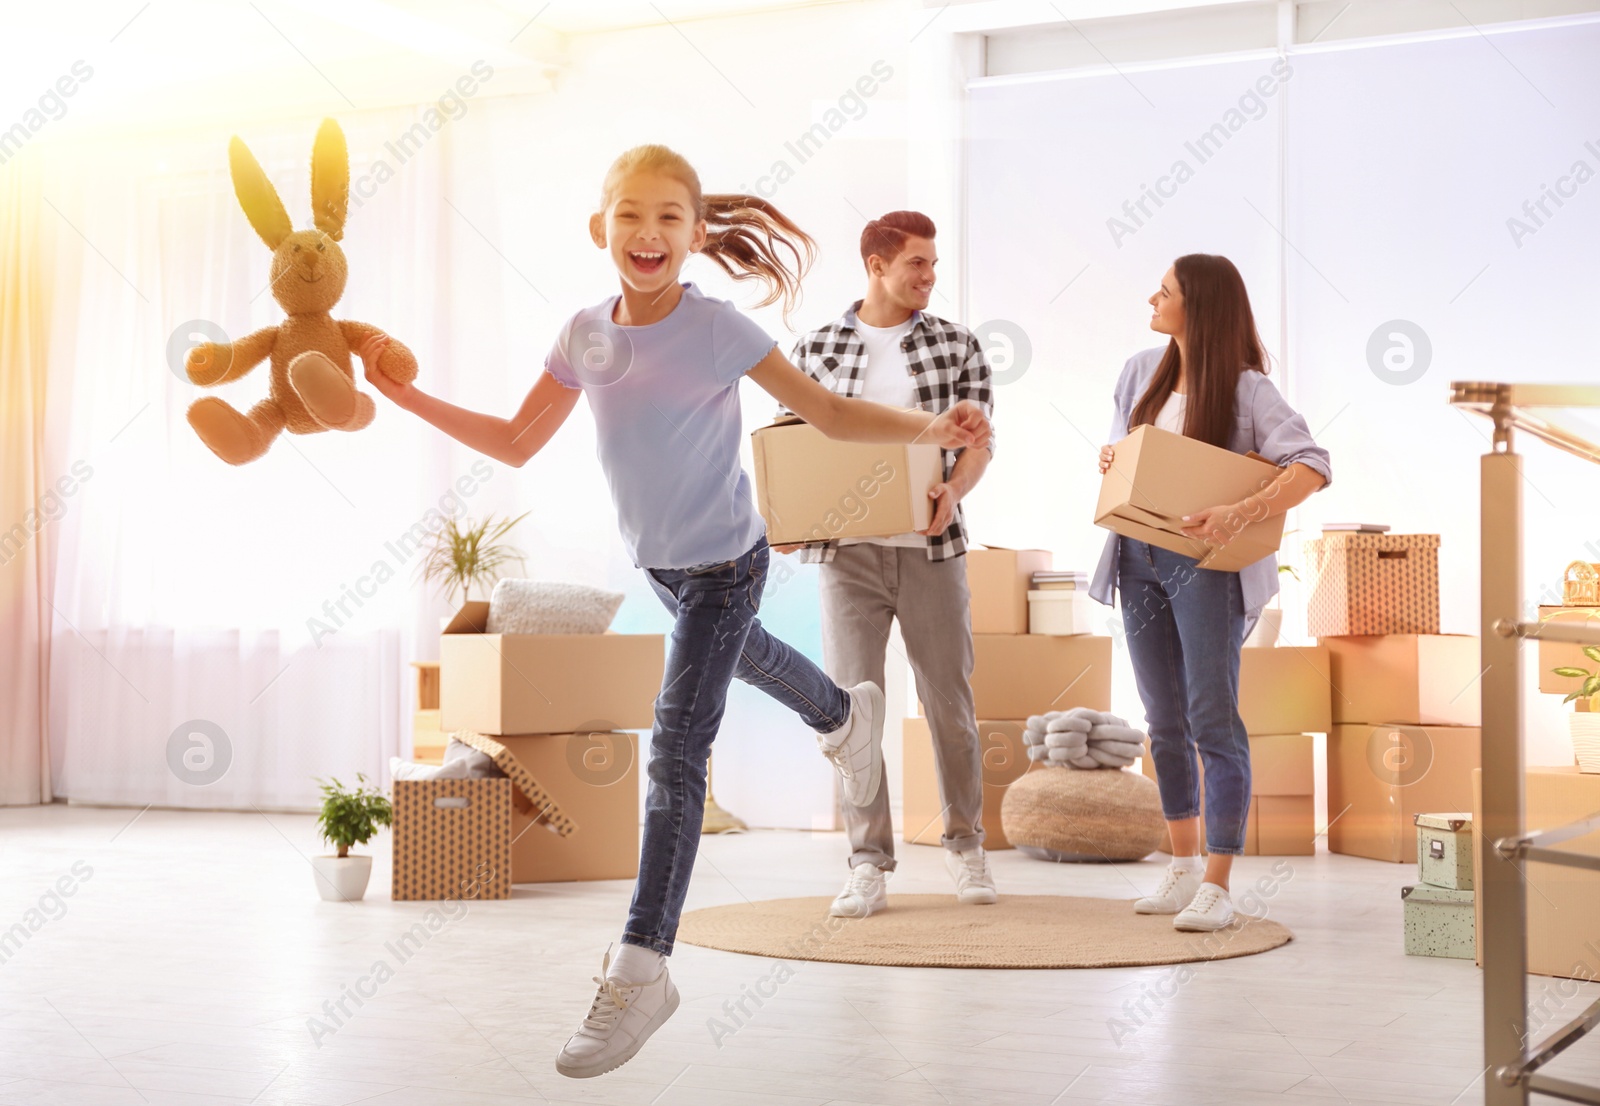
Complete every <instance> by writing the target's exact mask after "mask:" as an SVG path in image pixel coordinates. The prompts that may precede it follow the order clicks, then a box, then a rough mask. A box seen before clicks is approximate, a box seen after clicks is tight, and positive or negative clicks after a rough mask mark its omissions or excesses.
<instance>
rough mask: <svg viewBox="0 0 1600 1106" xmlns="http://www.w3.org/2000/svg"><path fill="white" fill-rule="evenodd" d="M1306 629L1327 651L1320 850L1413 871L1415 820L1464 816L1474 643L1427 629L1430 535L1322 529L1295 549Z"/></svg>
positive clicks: (1471, 764) (1474, 697) (1435, 558)
mask: <svg viewBox="0 0 1600 1106" xmlns="http://www.w3.org/2000/svg"><path fill="white" fill-rule="evenodd" d="M1305 552H1306V561H1307V565H1308V568H1309V570H1310V573H1311V595H1310V598H1309V601H1308V609H1307V623H1308V629H1309V631H1310V633H1311V634H1312V635H1313V636H1314V637H1316V638H1317V639H1318V640H1319V641H1320V642H1321V643H1322V644H1323V645H1325V646H1327V648H1328V656H1329V660H1330V664H1331V670H1332V677H1333V690H1332V695H1333V729H1332V731H1331V732H1330V733H1329V734H1328V822H1329V825H1328V848H1329V849H1330V850H1332V851H1333V852H1336V853H1344V854H1347V855H1350V856H1365V857H1370V858H1372V859H1374V860H1389V861H1394V862H1396V863H1406V864H1414V863H1416V860H1417V836H1416V833H1415V825H1414V819H1415V818H1416V816H1417V815H1418V814H1425V813H1429V812H1433V811H1440V810H1467V809H1469V808H1470V807H1471V805H1472V770H1473V769H1474V768H1476V767H1477V766H1478V742H1479V729H1478V722H1479V713H1480V712H1479V695H1480V693H1481V692H1480V688H1479V686H1478V660H1479V655H1480V654H1479V644H1478V639H1477V638H1476V637H1474V636H1470V635H1466V634H1441V633H1440V632H1439V536H1438V535H1437V534H1389V533H1383V532H1381V531H1379V530H1377V529H1375V528H1365V529H1361V530H1355V529H1348V530H1346V529H1341V530H1327V529H1325V530H1324V531H1323V535H1322V537H1321V538H1318V539H1314V540H1312V541H1308V542H1306V544H1305Z"/></svg>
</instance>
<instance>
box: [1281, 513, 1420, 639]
mask: <svg viewBox="0 0 1600 1106" xmlns="http://www.w3.org/2000/svg"><path fill="white" fill-rule="evenodd" d="M1305 560H1306V565H1307V566H1308V568H1309V569H1310V572H1311V595H1310V598H1309V599H1308V600H1307V610H1306V629H1307V632H1309V633H1310V634H1311V636H1312V637H1319V638H1320V637H1339V636H1343V635H1351V634H1437V633H1438V632H1439V535H1438V534H1362V533H1356V532H1349V533H1340V532H1333V533H1324V534H1323V535H1322V537H1320V538H1312V539H1310V540H1309V541H1307V542H1306V543H1305Z"/></svg>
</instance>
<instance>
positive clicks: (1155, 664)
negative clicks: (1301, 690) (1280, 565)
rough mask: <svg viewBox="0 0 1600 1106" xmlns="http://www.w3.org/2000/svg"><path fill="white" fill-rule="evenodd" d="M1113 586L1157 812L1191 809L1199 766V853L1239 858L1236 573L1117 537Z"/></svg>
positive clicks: (1242, 803)
mask: <svg viewBox="0 0 1600 1106" xmlns="http://www.w3.org/2000/svg"><path fill="white" fill-rule="evenodd" d="M1118 544H1119V546H1120V549H1119V552H1118V558H1117V586H1118V587H1119V588H1120V589H1121V591H1122V625H1123V629H1124V632H1125V635H1126V640H1127V643H1128V653H1129V655H1130V657H1131V658H1132V660H1133V674H1134V678H1135V680H1136V682H1137V683H1138V685H1139V698H1141V699H1142V700H1144V711H1145V721H1146V723H1147V724H1148V726H1149V729H1150V754H1151V756H1152V757H1153V758H1154V760H1155V768H1156V783H1157V785H1158V786H1159V787H1160V790H1161V810H1162V813H1163V814H1164V815H1165V816H1166V819H1167V821H1169V822H1175V821H1179V820H1181V819H1184V818H1194V817H1196V816H1198V815H1199V814H1200V813H1201V809H1200V771H1199V767H1198V765H1197V764H1196V762H1195V752H1196V750H1198V751H1199V754H1200V757H1199V759H1200V762H1201V763H1202V764H1204V766H1205V811H1204V813H1205V824H1206V851H1207V852H1211V853H1227V854H1229V855H1233V856H1237V855H1239V854H1240V853H1242V852H1244V831H1245V819H1246V818H1247V817H1248V815H1249V813H1250V741H1249V738H1247V737H1246V736H1245V729H1244V721H1243V720H1242V719H1241V718H1240V717H1239V651H1240V650H1241V649H1242V648H1243V647H1244V638H1245V627H1246V620H1245V612H1244V597H1243V592H1242V590H1241V589H1240V586H1239V574H1238V573H1237V572H1217V571H1215V570H1212V569H1208V568H1197V567H1196V565H1197V564H1198V562H1197V561H1196V560H1195V559H1194V558H1193V557H1185V556H1184V555H1183V554H1181V553H1173V552H1171V551H1169V550H1166V549H1157V548H1156V547H1155V546H1152V545H1149V544H1148V543H1146V542H1142V541H1135V540H1133V539H1131V538H1122V539H1120V541H1119V543H1118Z"/></svg>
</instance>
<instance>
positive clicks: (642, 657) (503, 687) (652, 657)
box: [439, 600, 666, 734]
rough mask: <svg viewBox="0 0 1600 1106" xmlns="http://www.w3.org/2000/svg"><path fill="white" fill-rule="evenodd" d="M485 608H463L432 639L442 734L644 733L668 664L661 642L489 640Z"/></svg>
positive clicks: (651, 638)
mask: <svg viewBox="0 0 1600 1106" xmlns="http://www.w3.org/2000/svg"><path fill="white" fill-rule="evenodd" d="M488 621H489V604H488V603H487V602H484V601H481V600H473V601H472V602H469V603H464V604H462V606H461V609H460V610H459V611H457V612H456V614H455V617H454V618H452V619H451V620H450V622H449V624H448V625H447V626H445V629H444V635H443V636H442V637H441V638H440V641H439V728H440V729H441V730H443V731H444V732H445V733H451V732H453V731H456V730H473V731H476V732H477V733H480V734H528V733H576V732H579V731H601V730H630V729H646V728H648V727H650V726H652V725H653V724H654V723H655V699H656V695H657V693H658V692H659V691H660V690H661V673H662V670H663V669H664V668H665V665H666V644H665V640H664V639H663V637H662V635H660V634H612V633H605V634H491V633H488V632H487V628H488Z"/></svg>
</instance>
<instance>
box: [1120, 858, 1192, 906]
mask: <svg viewBox="0 0 1600 1106" xmlns="http://www.w3.org/2000/svg"><path fill="white" fill-rule="evenodd" d="M1204 878H1205V869H1204V868H1177V867H1173V866H1172V865H1168V866H1167V874H1166V875H1164V876H1162V877H1161V883H1160V885H1159V886H1157V887H1156V889H1155V890H1154V891H1153V892H1151V893H1150V894H1148V895H1146V896H1145V897H1144V898H1142V899H1140V900H1139V901H1138V902H1136V903H1134V904H1133V911H1134V913H1135V914H1176V913H1178V911H1180V910H1182V909H1183V908H1184V907H1186V906H1188V905H1189V901H1190V900H1191V899H1193V898H1194V896H1195V892H1197V891H1199V890H1200V884H1201V881H1202V880H1203V879H1204Z"/></svg>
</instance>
